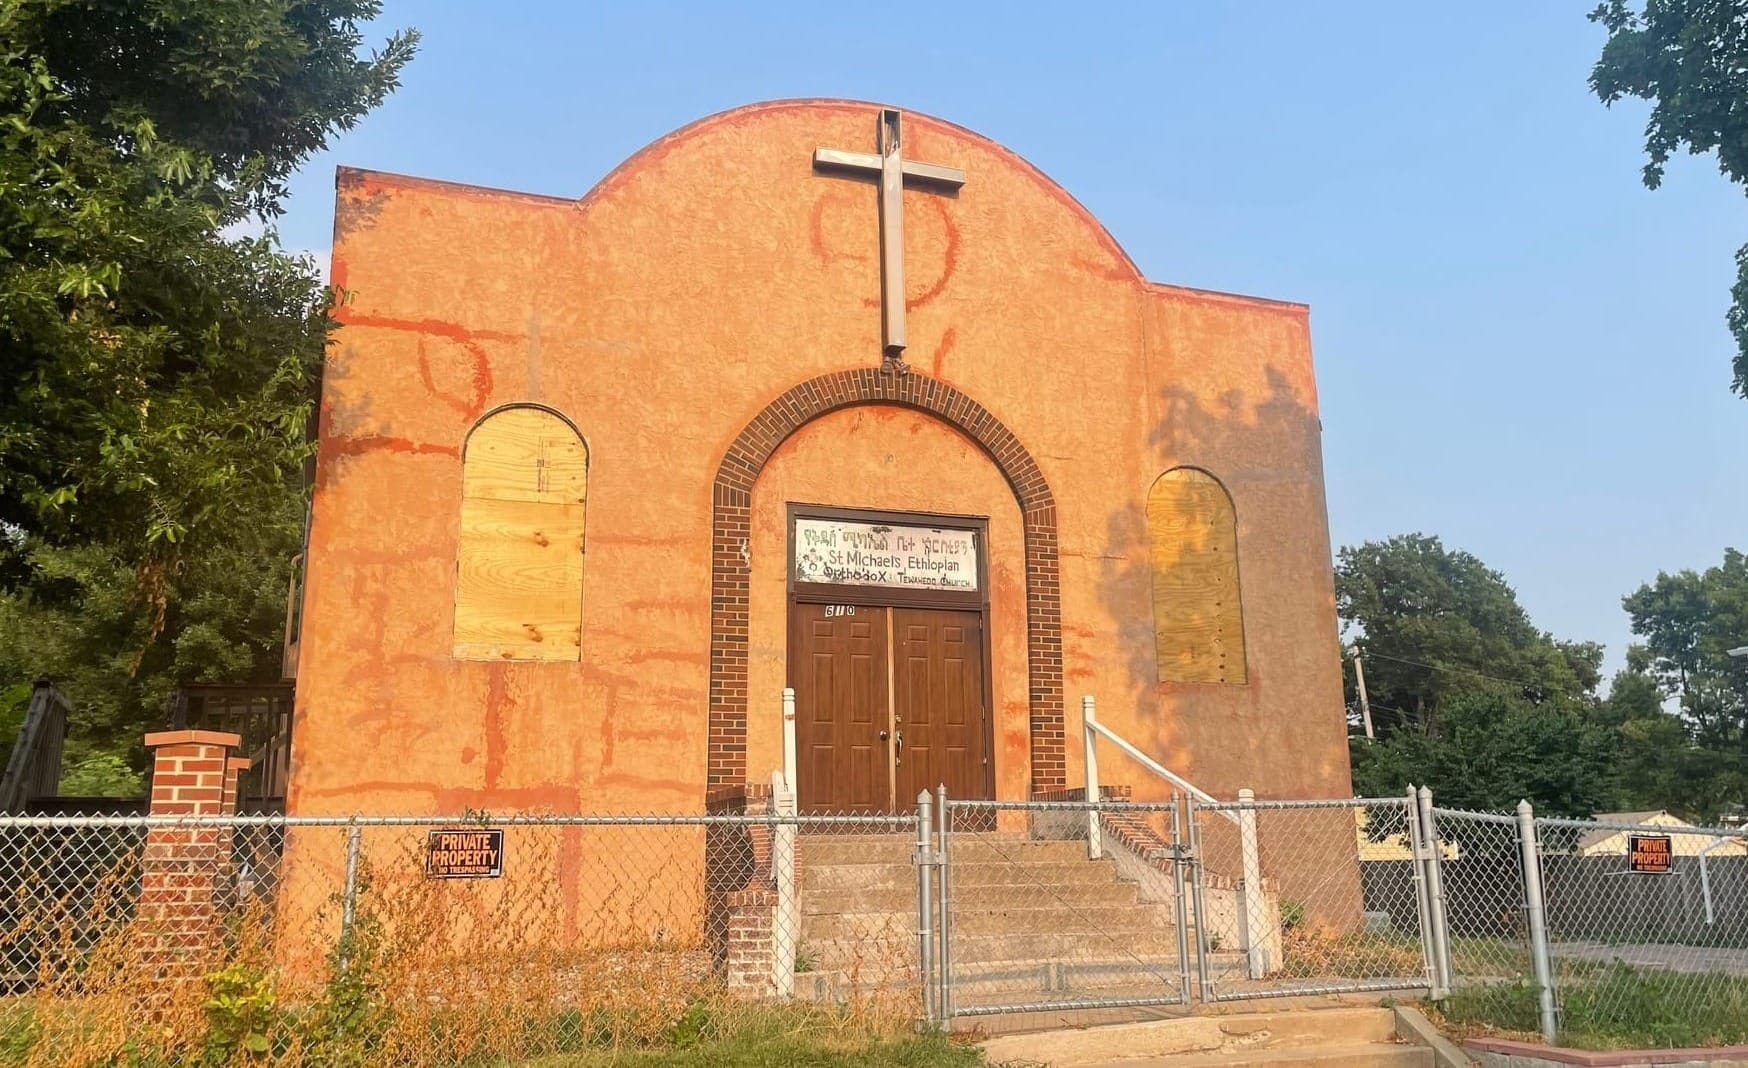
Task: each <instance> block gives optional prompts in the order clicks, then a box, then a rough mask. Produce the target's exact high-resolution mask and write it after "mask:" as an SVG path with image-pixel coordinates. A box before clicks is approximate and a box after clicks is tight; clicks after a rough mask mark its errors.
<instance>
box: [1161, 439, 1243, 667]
mask: <svg viewBox="0 0 1748 1068" xmlns="http://www.w3.org/2000/svg"><path fill="white" fill-rule="evenodd" d="M1147 542H1148V558H1149V563H1150V564H1151V565H1152V570H1153V635H1154V648H1155V652H1156V653H1157V655H1158V658H1159V681H1161V682H1244V681H1246V680H1247V677H1248V676H1247V674H1246V670H1245V664H1244V613H1243V610H1242V608H1241V606H1240V603H1239V595H1238V523H1237V520H1236V518H1235V517H1234V515H1233V512H1232V498H1231V497H1230V496H1228V495H1227V493H1226V487H1224V486H1222V485H1220V482H1219V480H1218V479H1216V478H1215V477H1214V476H1213V475H1210V474H1208V473H1207V472H1206V471H1198V470H1197V469H1195V468H1193V467H1178V468H1173V469H1172V470H1170V471H1167V472H1166V473H1165V474H1163V475H1160V476H1159V478H1158V480H1157V481H1155V482H1154V483H1153V488H1152V489H1151V490H1149V491H1148V493H1147Z"/></svg>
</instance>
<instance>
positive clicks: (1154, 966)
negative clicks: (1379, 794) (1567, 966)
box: [918, 796, 1440, 1021]
mask: <svg viewBox="0 0 1748 1068" xmlns="http://www.w3.org/2000/svg"><path fill="white" fill-rule="evenodd" d="M930 800H931V801H933V802H935V803H934V804H933V805H931V807H932V808H934V810H935V811H934V813H933V818H931V819H929V820H928V821H927V822H928V823H930V824H932V825H933V827H934V835H933V844H929V843H927V842H925V843H921V845H920V848H919V854H918V855H919V857H920V858H923V859H924V861H925V863H933V864H935V865H937V868H936V870H935V872H934V873H933V876H932V877H930V876H928V874H927V873H926V872H925V873H924V878H923V882H924V883H925V884H927V886H928V888H929V889H928V890H927V892H928V893H929V894H932V895H933V898H934V904H932V905H926V906H925V912H924V913H923V914H922V922H923V926H924V929H925V930H927V931H930V932H931V933H930V934H928V935H925V938H924V941H925V943H928V942H930V941H932V942H933V944H934V945H935V946H937V947H938V949H937V950H936V951H935V953H934V955H933V960H932V963H930V964H929V968H930V970H931V971H932V980H931V985H932V987H933V990H932V991H931V993H930V995H929V1003H930V1006H931V1008H932V1009H933V1010H934V1015H935V1018H936V1019H937V1020H940V1021H948V1020H951V1019H952V1018H953V1017H956V1016H983V1015H991V1014H995V1013H1012V1012H1040V1011H1060V1010H1069V1009H1104V1008H1140V1007H1154V1006H1160V1007H1163V1006H1187V1005H1190V1004H1191V1003H1192V1002H1193V1001H1199V1002H1205V1003H1212V1002H1224V1001H1240V1000H1246V999H1253V998H1270V997H1288V996H1294V995H1316V994H1342V993H1372V992H1387V991H1396V990H1418V989H1434V990H1436V989H1438V987H1439V985H1440V984H1439V980H1438V978H1437V975H1436V973H1435V969H1434V968H1433V966H1432V964H1431V962H1432V961H1433V960H1435V959H1437V954H1436V952H1435V948H1434V938H1435V937H1436V927H1437V925H1436V924H1435V923H1434V922H1433V921H1432V918H1431V917H1432V915H1433V911H1434V905H1435V903H1436V902H1437V900H1438V893H1437V891H1436V888H1435V883H1434V880H1433V878H1432V876H1431V875H1430V874H1429V873H1428V871H1427V864H1426V862H1427V860H1428V858H1429V855H1430V854H1429V851H1428V849H1427V847H1426V846H1425V844H1424V843H1425V842H1427V841H1430V835H1427V834H1425V833H1424V831H1425V828H1424V826H1423V824H1422V822H1421V810H1420V805H1419V803H1418V801H1417V799H1416V798H1414V797H1411V796H1404V797H1402V798H1372V799H1365V798H1361V799H1344V800H1331V801H1255V800H1251V799H1248V798H1246V799H1245V800H1241V801H1236V802H1206V801H1195V800H1193V799H1191V800H1188V801H1186V802H1185V803H1183V804H1179V803H1176V802H1161V803H1141V802H1129V801H1111V800H1107V801H1103V802H1099V803H1096V804H1094V803H1089V802H1085V801H1031V802H1007V801H958V800H952V799H949V798H946V797H944V796H942V797H939V798H938V799H930Z"/></svg>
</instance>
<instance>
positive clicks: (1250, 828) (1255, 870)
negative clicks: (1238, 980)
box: [1238, 789, 1269, 979]
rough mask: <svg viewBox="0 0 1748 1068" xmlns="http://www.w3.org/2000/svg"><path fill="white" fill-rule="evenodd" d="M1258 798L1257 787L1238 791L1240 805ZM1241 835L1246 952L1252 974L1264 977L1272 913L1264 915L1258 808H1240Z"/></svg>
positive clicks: (1266, 972) (1241, 901)
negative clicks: (1258, 846) (1257, 833)
mask: <svg viewBox="0 0 1748 1068" xmlns="http://www.w3.org/2000/svg"><path fill="white" fill-rule="evenodd" d="M1255 801H1256V791H1254V790H1249V789H1244V790H1240V791H1238V802H1239V804H1240V805H1246V806H1248V805H1250V804H1251V803H1253V802H1255ZM1238 838H1239V848H1240V851H1241V854H1242V856H1243V863H1244V893H1243V897H1242V898H1240V906H1241V907H1242V908H1243V909H1244V924H1243V928H1244V955H1245V959H1246V961H1247V962H1248V964H1249V969H1250V977H1251V978H1252V979H1262V978H1265V977H1266V976H1267V975H1268V971H1269V960H1268V948H1267V947H1268V933H1267V931H1266V929H1265V924H1266V923H1267V922H1268V917H1267V916H1265V915H1263V914H1264V912H1266V911H1267V909H1268V895H1267V894H1264V893H1263V890H1262V856H1261V854H1260V852H1259V851H1258V849H1257V844H1256V809H1254V808H1248V807H1246V808H1240V809H1239V810H1238Z"/></svg>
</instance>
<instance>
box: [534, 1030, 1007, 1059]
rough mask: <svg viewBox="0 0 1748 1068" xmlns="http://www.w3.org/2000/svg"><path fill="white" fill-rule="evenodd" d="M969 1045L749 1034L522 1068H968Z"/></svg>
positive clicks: (935, 1038) (972, 1052) (972, 1054)
mask: <svg viewBox="0 0 1748 1068" xmlns="http://www.w3.org/2000/svg"><path fill="white" fill-rule="evenodd" d="M984 1063H985V1062H984V1059H983V1054H982V1053H981V1051H979V1050H978V1049H977V1048H976V1047H975V1046H967V1045H961V1044H958V1043H955V1042H953V1041H952V1040H951V1039H949V1038H947V1037H945V1036H943V1035H911V1036H905V1037H902V1038H891V1037H885V1038H882V1037H876V1036H868V1035H863V1036H853V1037H852V1036H840V1035H832V1034H829V1033H819V1032H813V1033H808V1032H801V1033H782V1032H775V1033H773V1032H769V1031H766V1032H762V1033H761V1032H752V1033H746V1034H738V1035H734V1036H731V1037H727V1038H722V1039H718V1040H714V1041H708V1042H702V1043H700V1044H698V1045H696V1046H693V1047H691V1048H689V1049H683V1050H662V1051H655V1050H646V1051H637V1052H617V1053H615V1052H611V1051H607V1050H602V1051H600V1052H589V1053H584V1054H579V1055H576V1056H566V1057H551V1058H546V1059H543V1060H538V1061H529V1062H527V1063H526V1065H525V1066H524V1068H597V1066H605V1065H613V1066H615V1068H619V1066H624V1068H655V1066H658V1065H659V1066H662V1068H838V1066H840V1065H841V1066H843V1068H852V1066H856V1068H864V1066H865V1068H973V1066H981V1065H983V1064H984Z"/></svg>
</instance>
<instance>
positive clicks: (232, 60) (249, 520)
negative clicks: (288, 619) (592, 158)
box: [0, 0, 416, 774]
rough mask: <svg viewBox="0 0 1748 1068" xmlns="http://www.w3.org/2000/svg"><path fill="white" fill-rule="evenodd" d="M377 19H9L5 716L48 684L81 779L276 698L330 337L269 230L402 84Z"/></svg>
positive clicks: (1, 289)
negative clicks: (290, 191)
mask: <svg viewBox="0 0 1748 1068" xmlns="http://www.w3.org/2000/svg"><path fill="white" fill-rule="evenodd" d="M378 11H379V4H378V3H377V2H375V0H307V2H285V3H272V4H263V3H260V2H258V0H203V2H201V3H187V2H184V0H0V692H4V693H16V692H17V686H18V684H19V683H21V682H24V681H28V680H29V679H30V678H31V677H33V676H37V675H54V676H57V677H58V678H59V679H60V680H61V681H62V683H63V686H64V688H65V689H66V690H67V692H68V694H69V696H70V697H71V698H72V699H73V702H74V704H75V707H76V708H77V709H78V710H79V711H78V713H77V717H76V719H75V723H74V731H75V733H74V736H73V738H72V739H71V741H70V746H69V748H70V756H71V757H72V758H73V759H74V760H76V761H77V760H80V759H90V760H97V759H98V758H99V757H103V756H105V755H111V756H112V755H114V754H115V753H116V752H117V751H118V750H117V747H131V746H132V744H133V743H134V742H135V741H136V740H137V735H138V732H139V730H140V729H141V728H142V727H144V726H145V725H147V724H149V723H151V722H153V721H154V720H155V719H156V717H157V715H158V714H159V712H158V709H159V702H160V701H161V699H162V697H163V695H164V694H165V693H166V692H167V691H168V689H169V688H170V687H171V686H173V685H174V684H176V683H178V682H182V681H191V680H198V679H233V680H245V679H249V678H261V677H273V676H275V675H276V674H277V671H276V668H277V643H278V635H277V630H278V627H279V625H280V620H281V619H282V613H283V607H284V594H285V589H286V578H287V568H288V567H289V564H290V558H291V557H292V556H293V555H294V554H295V552H296V551H297V544H298V539H299V536H300V523H301V517H302V514H303V505H302V503H301V498H302V494H303V485H302V483H303V468H304V464H305V461H306V460H307V458H308V455H309V451H310V445H309V434H308V427H309V423H310V419H311V414H312V411H313V406H314V400H315V387H316V380H317V375H318V372H319V368H320V361H321V354H322V350H323V348H324V346H325V344H326V338H327V334H328V331H329V329H330V328H331V326H332V321H331V319H330V318H329V316H328V311H329V308H330V303H331V301H330V294H329V292H328V290H327V288H326V286H325V285H324V284H323V283H322V280H321V277H320V274H319V272H318V270H317V268H316V266H315V265H314V264H313V263H311V262H309V261H308V260H307V259H302V258H297V257H293V256H289V255H287V254H286V253H285V252H284V251H283V250H282V249H281V247H280V246H279V243H278V240H277V237H276V236H275V234H274V233H273V232H272V230H271V222H272V220H273V219H274V218H275V217H276V215H277V214H278V212H279V211H280V207H281V203H282V201H283V198H284V195H285V182H286V180H287V179H288V177H289V176H290V175H291V174H292V173H293V172H294V171H295V170H296V168H297V167H298V166H299V165H300V164H301V163H302V162H303V161H305V160H306V159H308V158H309V156H310V154H311V153H313V152H315V151H317V150H318V149H320V148H322V147H323V146H324V145H325V144H326V143H327V141H328V139H329V138H330V137H331V136H332V135H333V134H334V133H335V132H336V131H339V130H342V129H345V128H347V127H350V126H351V125H353V124H354V123H355V122H356V121H357V120H358V119H359V117H361V116H362V115H363V114H365V113H366V112H367V111H369V110H370V109H371V108H373V107H375V106H376V105H377V104H378V103H380V102H381V101H382V99H383V98H384V97H385V95H386V94H387V93H388V92H389V91H390V90H392V88H393V87H394V86H395V84H396V81H397V78H398V75H399V72H400V70H401V68H402V67H403V66H404V64H405V63H406V62H407V61H408V59H409V58H410V57H411V55H412V52H413V49H414V46H415V42H416V38H415V35H414V34H412V33H411V32H405V33H398V34H395V35H393V36H391V37H390V38H388V40H387V42H386V44H385V45H384V47H383V48H382V49H381V50H380V51H378V52H375V53H372V54H369V55H361V54H360V49H361V47H362V45H363V28H362V26H363V24H364V23H366V22H368V21H369V20H370V19H372V18H374V17H375V16H376V15H377V14H378ZM251 226H253V227H254V228H257V229H259V228H261V227H263V226H265V227H266V231H265V233H262V234H261V235H260V236H239V233H238V232H239V230H246V229H249V228H251ZM102 766H103V765H102V763H101V761H99V762H98V763H97V764H94V765H93V768H101V767H102ZM95 773H96V772H95V771H94V772H93V774H95Z"/></svg>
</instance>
